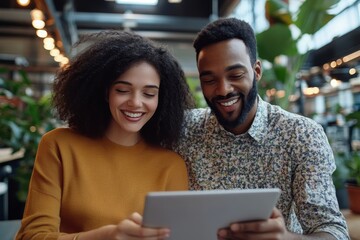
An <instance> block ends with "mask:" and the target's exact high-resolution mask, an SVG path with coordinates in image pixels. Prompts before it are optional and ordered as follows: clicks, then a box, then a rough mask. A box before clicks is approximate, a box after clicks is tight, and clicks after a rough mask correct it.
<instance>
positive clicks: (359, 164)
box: [345, 151, 360, 187]
mask: <svg viewBox="0 0 360 240" xmlns="http://www.w3.org/2000/svg"><path fill="white" fill-rule="evenodd" d="M345 166H346V168H347V169H348V178H347V183H349V184H355V185H357V186H359V187H360V153H359V152H358V151H354V152H352V153H351V154H350V157H349V158H348V159H347V161H346V162H345Z"/></svg>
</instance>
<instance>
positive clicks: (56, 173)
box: [16, 137, 62, 240]
mask: <svg viewBox="0 0 360 240" xmlns="http://www.w3.org/2000/svg"><path fill="white" fill-rule="evenodd" d="M48 140H49V139H46V137H43V139H42V140H41V141H40V143H39V147H38V152H37V156H36V159H35V164H34V169H33V174H32V177H31V180H30V186H29V193H28V197H27V200H26V206H25V211H24V216H23V219H22V225H21V228H20V230H19V232H18V234H17V237H16V240H22V239H26V240H35V239H57V238H58V237H59V236H60V235H61V233H60V232H59V225H60V217H59V215H60V214H59V212H60V203H61V191H62V190H61V189H62V186H61V182H62V165H61V160H60V158H59V155H58V154H57V151H56V147H55V144H54V143H52V142H51V141H48Z"/></svg>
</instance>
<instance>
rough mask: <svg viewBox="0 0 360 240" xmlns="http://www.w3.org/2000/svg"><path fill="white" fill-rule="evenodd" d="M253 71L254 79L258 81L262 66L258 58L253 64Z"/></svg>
mask: <svg viewBox="0 0 360 240" xmlns="http://www.w3.org/2000/svg"><path fill="white" fill-rule="evenodd" d="M254 72H255V77H256V81H259V80H260V79H261V76H262V66H261V62H260V60H256V62H255V64H254Z"/></svg>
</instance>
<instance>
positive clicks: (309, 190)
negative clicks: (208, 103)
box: [174, 98, 349, 240]
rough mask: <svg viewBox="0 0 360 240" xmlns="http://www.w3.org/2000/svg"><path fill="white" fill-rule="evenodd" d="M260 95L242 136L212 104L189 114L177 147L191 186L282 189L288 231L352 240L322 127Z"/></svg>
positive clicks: (205, 188) (203, 188)
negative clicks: (224, 122) (227, 127)
mask: <svg viewBox="0 0 360 240" xmlns="http://www.w3.org/2000/svg"><path fill="white" fill-rule="evenodd" d="M258 99H259V103H258V108H257V112H256V116H255V119H254V121H253V123H252V126H251V127H250V129H249V130H248V132H246V133H244V134H241V135H234V134H232V133H230V132H228V131H226V130H225V129H224V128H223V127H222V126H221V125H220V124H219V123H218V121H217V119H216V116H215V115H214V114H213V113H212V112H211V110H210V109H209V108H206V109H194V110H190V111H189V112H187V113H186V117H185V123H184V124H185V125H184V128H183V133H182V136H181V139H180V141H179V145H178V146H176V147H175V149H174V150H175V151H177V152H178V153H179V154H180V155H181V156H182V157H183V158H184V159H185V160H186V163H187V167H188V171H189V179H190V189H192V190H210V189H233V188H240V189H245V188H276V187H277V188H280V189H281V190H282V193H281V196H280V198H279V201H278V203H277V208H279V209H280V210H281V212H282V214H283V216H284V219H285V223H286V226H287V228H288V230H290V231H292V232H296V233H303V234H309V233H313V232H319V231H324V232H328V233H330V234H332V235H333V236H335V237H336V238H337V239H341V240H343V239H349V236H348V231H347V226H346V223H345V220H344V217H343V216H342V214H341V212H340V211H339V207H338V203H337V199H336V196H335V188H334V185H333V183H332V177H331V175H332V173H333V171H334V170H335V162H334V156H333V153H332V149H331V147H330V145H329V143H328V140H327V137H326V135H325V133H324V131H323V129H322V127H321V126H320V125H319V124H317V123H316V122H315V121H313V120H311V119H309V118H306V117H303V116H300V115H297V114H293V113H290V112H287V111H284V110H283V109H281V108H279V107H278V106H275V105H271V104H269V103H267V102H265V101H263V100H262V99H261V98H258ZM214 217H215V216H214Z"/></svg>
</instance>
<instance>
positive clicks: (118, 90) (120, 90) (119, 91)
mask: <svg viewBox="0 0 360 240" xmlns="http://www.w3.org/2000/svg"><path fill="white" fill-rule="evenodd" d="M116 92H118V93H127V92H129V91H128V90H124V89H116Z"/></svg>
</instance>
